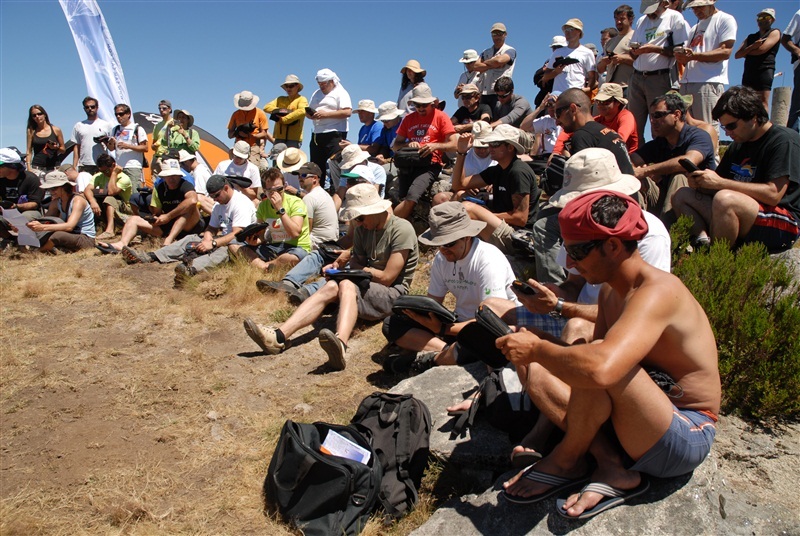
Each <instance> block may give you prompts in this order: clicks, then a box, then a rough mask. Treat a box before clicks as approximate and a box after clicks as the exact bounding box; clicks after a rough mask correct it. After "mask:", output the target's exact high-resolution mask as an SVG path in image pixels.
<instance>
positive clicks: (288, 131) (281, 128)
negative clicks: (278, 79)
mask: <svg viewBox="0 0 800 536" xmlns="http://www.w3.org/2000/svg"><path fill="white" fill-rule="evenodd" d="M281 88H282V89H283V90H284V91H285V92H286V96H285V97H278V98H276V99H275V100H273V101H270V102H268V103H267V104H265V105H264V112H265V113H268V114H270V116H269V118H270V120H271V121H273V122H274V123H275V126H274V127H273V129H272V137H273V140H272V143H273V147H274V146H275V145H277V144H279V143H282V144H284V145H286V147H294V148H295V149H299V148H300V145H301V144H302V143H303V119H304V117H305V115H306V108H307V107H308V99H306V98H305V97H304V96H302V95H301V94H300V92H301V91H303V84H302V83H301V82H300V79H299V78H298V77H297V75H294V74H290V75H288V76H287V77H286V79H285V80H284V81H283V84H281Z"/></svg>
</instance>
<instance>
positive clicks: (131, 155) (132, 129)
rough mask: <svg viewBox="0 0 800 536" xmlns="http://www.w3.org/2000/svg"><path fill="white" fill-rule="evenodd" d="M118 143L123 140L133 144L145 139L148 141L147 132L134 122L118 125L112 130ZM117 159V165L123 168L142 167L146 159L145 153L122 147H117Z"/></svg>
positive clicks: (138, 143)
mask: <svg viewBox="0 0 800 536" xmlns="http://www.w3.org/2000/svg"><path fill="white" fill-rule="evenodd" d="M112 133H113V134H114V138H116V140H117V143H119V142H121V141H123V142H125V143H130V144H131V145H140V144H141V143H142V142H143V141H145V142H146V141H147V133H146V132H145V131H144V129H143V128H142V127H140V126H139V125H137V124H136V123H134V122H132V121H131V122H130V123H128V124H127V125H126V126H124V127H123V126H121V125H117V126H116V127H114V130H113V131H112ZM115 153H116V158H115V159H116V161H117V165H118V166H119V167H121V168H123V169H125V168H130V169H142V162H143V161H144V153H140V152H138V151H134V150H133V149H120V148H117V150H116V151H115Z"/></svg>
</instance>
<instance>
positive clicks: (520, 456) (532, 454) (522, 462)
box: [511, 449, 542, 469]
mask: <svg viewBox="0 0 800 536" xmlns="http://www.w3.org/2000/svg"><path fill="white" fill-rule="evenodd" d="M541 459H542V453H541V452H536V451H535V450H527V449H526V450H524V451H522V452H519V451H513V450H512V451H511V467H513V468H514V469H524V468H525V467H528V466H530V465H533V464H534V463H536V462H538V461H539V460H541Z"/></svg>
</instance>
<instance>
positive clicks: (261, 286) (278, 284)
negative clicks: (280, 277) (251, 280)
mask: <svg viewBox="0 0 800 536" xmlns="http://www.w3.org/2000/svg"><path fill="white" fill-rule="evenodd" d="M256 288H258V290H259V291H261V293H262V294H270V293H272V292H274V291H276V290H278V291H281V292H285V293H287V294H291V293H292V292H294V291H295V290H297V289H296V288H295V287H294V286H292V285H290V284H288V283H284V282H283V281H267V280H266V279H259V280H258V281H256Z"/></svg>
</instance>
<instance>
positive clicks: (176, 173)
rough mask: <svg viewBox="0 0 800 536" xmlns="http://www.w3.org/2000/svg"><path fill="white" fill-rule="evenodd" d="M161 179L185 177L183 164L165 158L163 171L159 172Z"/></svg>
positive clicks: (162, 165) (162, 161) (162, 163)
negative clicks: (182, 168)
mask: <svg viewBox="0 0 800 536" xmlns="http://www.w3.org/2000/svg"><path fill="white" fill-rule="evenodd" d="M158 176H159V177H183V171H181V163H180V162H179V161H178V160H175V159H174V158H165V159H163V160H161V171H159V172H158Z"/></svg>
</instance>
